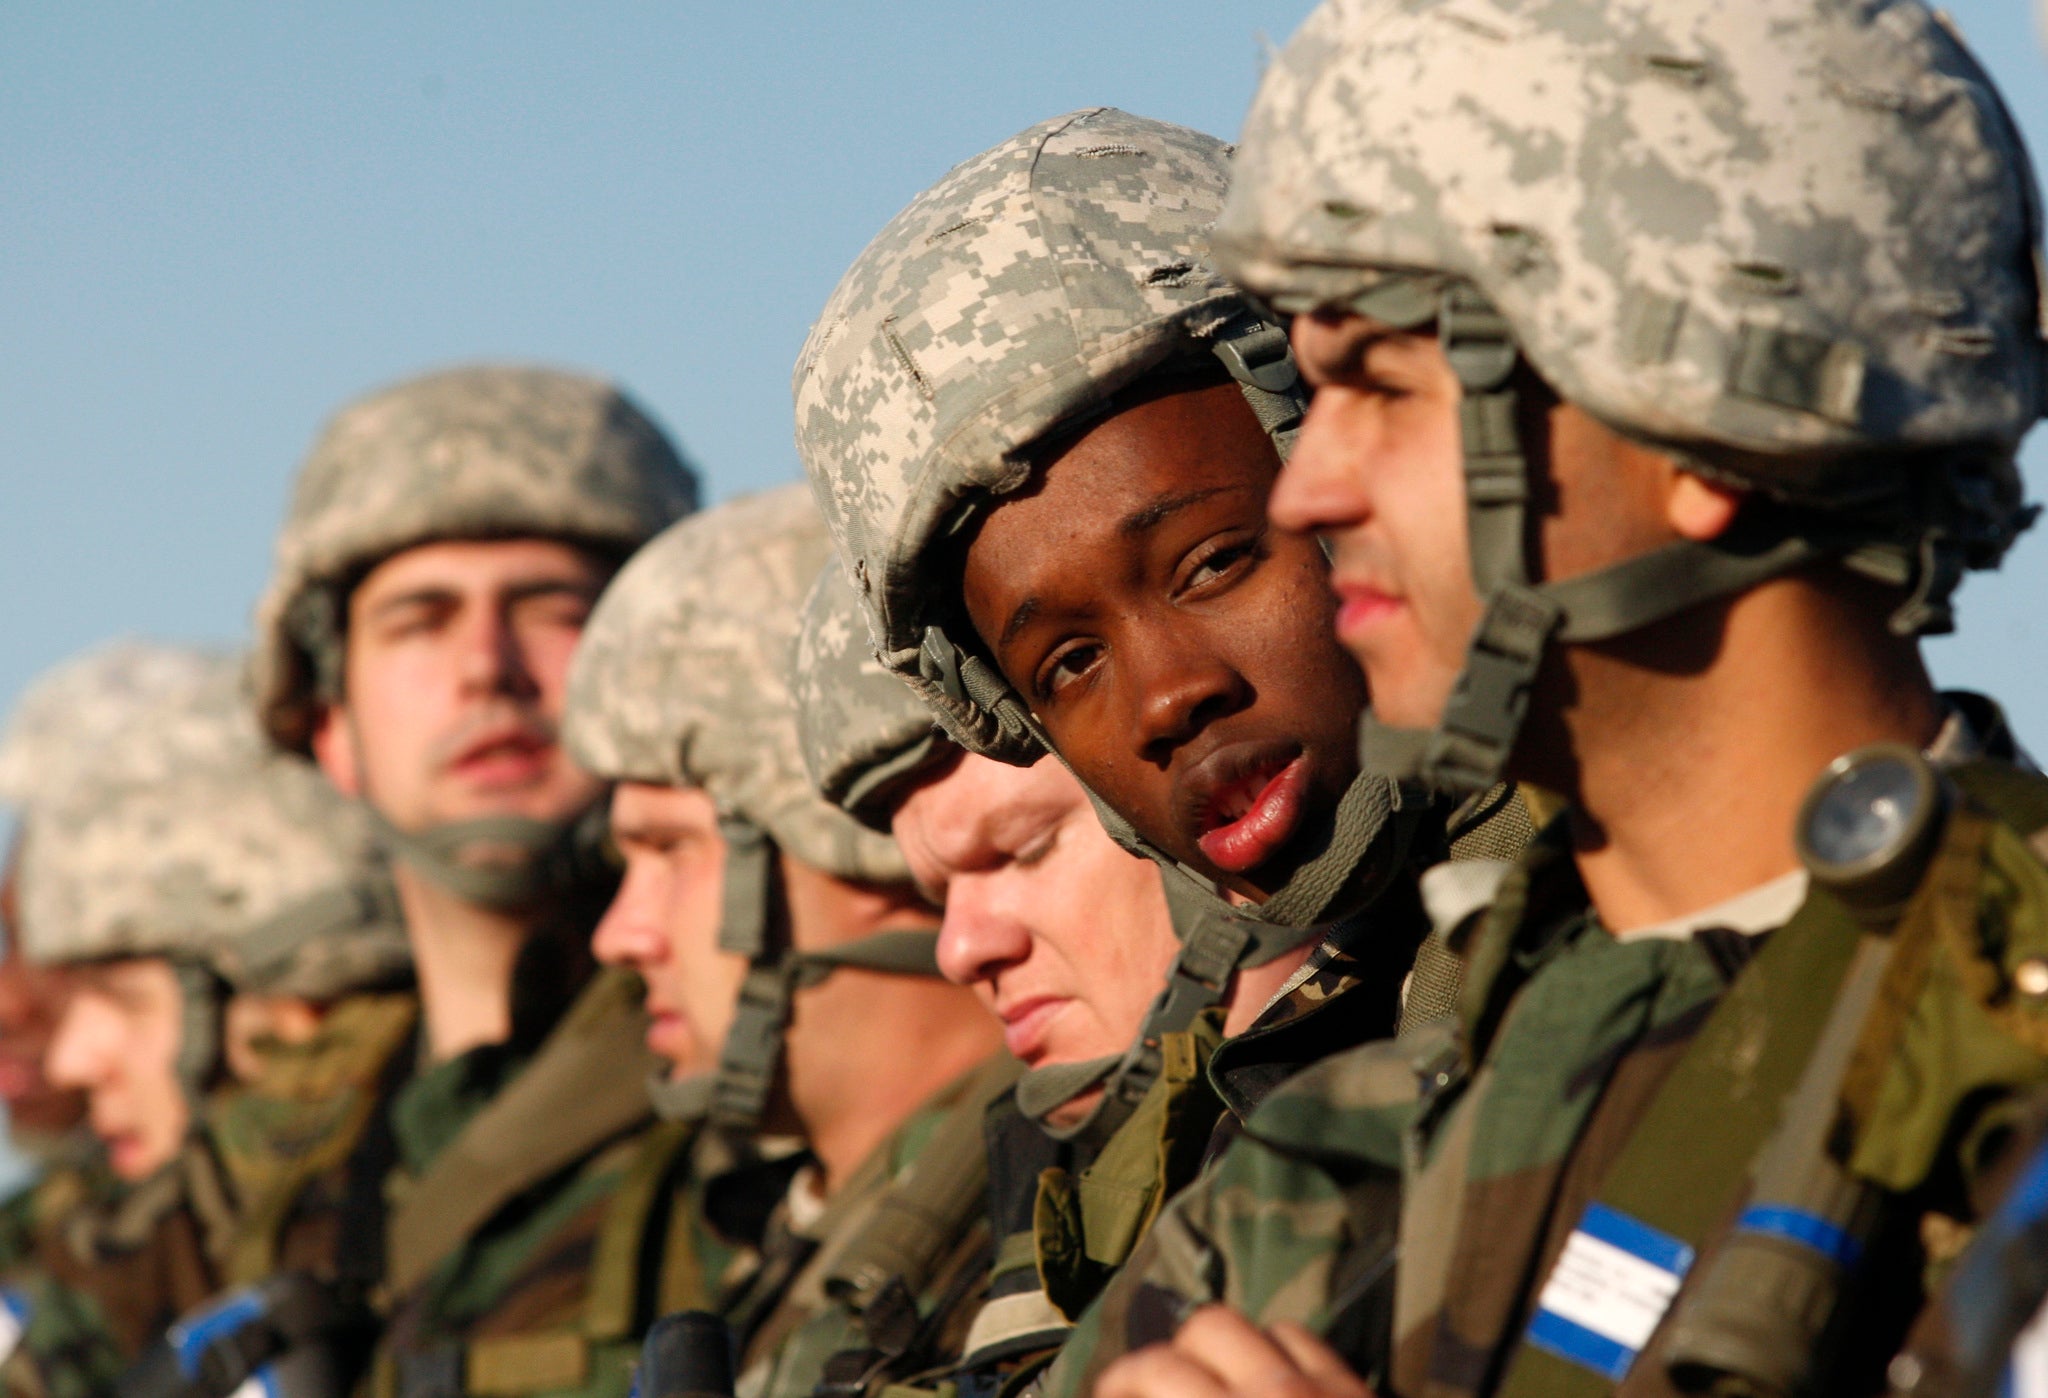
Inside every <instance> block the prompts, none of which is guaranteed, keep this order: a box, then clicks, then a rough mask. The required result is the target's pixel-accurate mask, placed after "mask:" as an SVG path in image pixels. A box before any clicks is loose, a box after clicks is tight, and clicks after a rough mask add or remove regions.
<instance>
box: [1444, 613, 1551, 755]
mask: <svg viewBox="0 0 2048 1398" xmlns="http://www.w3.org/2000/svg"><path fill="white" fill-rule="evenodd" d="M1563 619H1564V611H1563V609H1562V608H1561V607H1559V606H1558V604H1557V603H1556V602H1555V601H1553V600H1551V599H1550V598H1548V597H1546V596H1544V595H1543V594H1542V593H1541V592H1538V591H1537V590H1535V589H1534V588H1528V587H1519V586H1515V585H1513V584H1509V585H1507V586H1504V587H1499V588H1496V589H1495V590H1494V592H1493V594H1492V595H1491V596H1490V597H1488V598H1487V602H1486V612H1485V614H1484V615H1483V616H1481V617H1480V619H1479V626H1478V629H1477V630H1476V631H1475V632H1474V633H1473V636H1472V645H1471V648H1470V649H1469V650H1468V651H1467V652H1466V656H1465V669H1464V671H1463V672H1462V673H1461V674H1460V675H1459V676H1458V684H1457V688H1455V689H1454V690H1452V691H1451V697H1450V700H1449V702H1448V703H1447V704H1445V706H1444V717H1443V723H1442V725H1441V728H1440V730H1439V733H1438V738H1437V741H1436V742H1435V743H1434V744H1432V751H1431V753H1430V757H1429V764H1428V765H1429V775H1430V777H1431V778H1432V779H1433V780H1434V781H1435V782H1436V783H1437V784H1438V785H1440V786H1441V787H1443V788H1445V789H1448V790H1457V791H1483V790H1485V789H1486V788H1487V787H1490V786H1492V785H1493V784H1494V783H1495V782H1497V781H1499V780H1500V773H1501V771H1502V769H1503V768H1505V766H1506V765H1507V760H1508V754H1509V753H1510V752H1512V751H1513V749H1514V746H1515V738H1516V735H1517V734H1518V733H1520V731H1521V728H1522V719H1523V716H1524V715H1525V714H1526V713H1527V712H1528V709H1529V690H1530V688H1531V686H1533V685H1534V684H1535V682H1536V672H1537V670H1538V669H1540V668H1541V667H1542V664H1543V652H1544V649H1545V647H1546V646H1547V645H1548V644H1549V641H1550V637H1551V634H1552V633H1553V632H1555V631H1556V630H1557V628H1558V626H1559V624H1560V623H1561V622H1562V621H1563Z"/></svg>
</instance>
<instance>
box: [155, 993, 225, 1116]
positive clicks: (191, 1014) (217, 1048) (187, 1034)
mask: <svg viewBox="0 0 2048 1398" xmlns="http://www.w3.org/2000/svg"><path fill="white" fill-rule="evenodd" d="M167 959H168V961H169V963H170V967H171V974H172V975H174V976H176V977H177V981H178V1017H179V1023H178V1052H177V1055H176V1057H175V1058H174V1059H173V1065H172V1066H173V1067H174V1069H175V1070H176V1072H177V1075H178V1084H179V1086H181V1087H182V1088H183V1089H184V1090H185V1095H186V1097H188V1098H190V1099H191V1102H192V1107H193V1111H194V1112H195V1113H196V1112H199V1111H201V1110H203V1109H204V1108H205V1106H206V1094H207V1092H208V1091H210V1090H211V1089H212V1087H213V1086H214V1079H215V1078H216V1077H218V1076H219V1075H220V1073H221V1071H222V1069H223V1068H224V1067H225V1063H224V1061H223V1059H222V1056H221V1054H222V1045H221V1029H222V1019H223V1017H224V1016H225V1015H226V1013H227V986H226V984H225V983H224V982H222V980H221V978H220V977H219V976H217V975H215V974H214V971H213V968H212V967H211V966H208V965H207V964H206V963H205V962H203V961H197V960H194V959H193V958H191V957H189V956H183V955H179V956H172V957H169V958H167Z"/></svg>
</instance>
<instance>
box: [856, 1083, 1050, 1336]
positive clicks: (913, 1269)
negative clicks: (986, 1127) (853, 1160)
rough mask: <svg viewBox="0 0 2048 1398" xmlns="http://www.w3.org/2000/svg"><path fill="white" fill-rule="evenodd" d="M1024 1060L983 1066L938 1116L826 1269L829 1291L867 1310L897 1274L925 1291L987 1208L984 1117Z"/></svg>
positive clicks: (911, 1288) (906, 1285) (910, 1288)
mask: <svg viewBox="0 0 2048 1398" xmlns="http://www.w3.org/2000/svg"><path fill="white" fill-rule="evenodd" d="M1022 1071H1023V1066H1022V1065H1021V1064H1019V1063H1017V1062H1016V1061H1015V1060H1005V1061H1000V1062H998V1063H996V1064H994V1065H992V1067H991V1068H989V1069H986V1070H984V1071H983V1072H982V1073H981V1074H980V1076H979V1079H978V1081H977V1082H976V1083H975V1084H974V1091H973V1092H972V1094H971V1095H970V1096H968V1097H967V1098H966V1100H964V1101H962V1102H959V1103H956V1104H955V1105H954V1106H953V1107H952V1108H951V1109H950V1110H949V1111H948V1112H947V1113H946V1115H945V1116H944V1117H943V1118H942V1119H941V1120H940V1122H939V1125H938V1128H937V1129H936V1130H935V1131H933V1132H932V1136H931V1139H930V1140H929V1141H927V1142H926V1143H925V1145H924V1148H923V1149H922V1150H920V1151H919V1152H918V1153H917V1158H916V1159H915V1160H914V1161H912V1162H911V1165H910V1168H909V1169H907V1170H905V1171H904V1172H903V1174H902V1176H901V1177H900V1178H898V1179H897V1180H896V1181H895V1182H894V1183H893V1184H892V1185H891V1186H890V1187H889V1190H888V1192H887V1193H885V1194H884V1195H883V1196H882V1198H881V1200H880V1202H879V1203H877V1204H876V1206H875V1211H874V1213H873V1214H872V1215H871V1216H870V1218H869V1219H868V1222H867V1223H866V1224H865V1225H864V1226H863V1227H862V1228H861V1230H860V1233H859V1234H858V1235H857V1236H856V1237H855V1238H854V1239H853V1240H852V1241H851V1242H850V1243H848V1244H847V1246H846V1247H845V1248H844V1250H842V1251H841V1252H840V1254H839V1256H838V1257H837V1258H836V1259H835V1260H834V1262H833V1265H832V1267H831V1269H830V1271H828V1272H827V1274H826V1276H825V1283H824V1285H825V1292H826V1294H827V1295H829V1296H833V1297H835V1298H837V1299H839V1300H842V1301H844V1302H846V1303H847V1304H848V1305H850V1306H852V1307H853V1309H854V1310H856V1311H864V1310H866V1309H867V1307H868V1305H869V1304H870V1303H871V1302H873V1301H874V1300H875V1298H876V1297H878V1296H880V1295H881V1293H882V1291H883V1289H884V1288H886V1287H887V1286H889V1284H890V1283H891V1282H899V1283H901V1284H902V1286H903V1289H904V1290H905V1291H907V1292H908V1293H909V1294H910V1295H912V1296H918V1295H921V1294H922V1293H923V1291H924V1288H925V1285H926V1284H927V1283H928V1282H930V1281H931V1279H932V1272H933V1269H934V1268H936V1267H937V1265H938V1263H939V1261H940V1259H941V1258H943V1257H944V1256H945V1254H946V1252H947V1251H948V1250H949V1249H950V1248H951V1247H952V1246H953V1244H954V1243H955V1241H956V1240H958V1239H959V1238H960V1237H961V1235H962V1234H963V1233H965V1232H966V1230H967V1228H968V1226H969V1225H970V1224H972V1223H973V1222H974V1221H975V1220H977V1219H978V1218H980V1217H981V1216H982V1214H983V1213H984V1212H985V1211H986V1209H987V1206H988V1204H987V1191H988V1152H987V1151H986V1150H985V1149H984V1148H983V1144H982V1120H983V1118H984V1116H985V1115H986V1114H987V1111H988V1105H989V1103H990V1102H991V1101H993V1100H994V1099H995V1098H996V1097H997V1096H999V1095H1001V1094H1002V1093H1004V1092H1007V1091H1009V1089H1010V1087H1011V1086H1012V1084H1014V1083H1015V1082H1016V1081H1017V1078H1018V1075H1019V1074H1020V1073H1021V1072H1022Z"/></svg>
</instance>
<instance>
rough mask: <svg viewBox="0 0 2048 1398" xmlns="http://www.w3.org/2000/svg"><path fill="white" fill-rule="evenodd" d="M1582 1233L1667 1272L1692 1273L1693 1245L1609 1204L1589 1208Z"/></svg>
mask: <svg viewBox="0 0 2048 1398" xmlns="http://www.w3.org/2000/svg"><path fill="white" fill-rule="evenodd" d="M1579 1231H1580V1232H1581V1233H1584V1234H1585V1235H1586V1236H1587V1237H1589V1238H1598V1239H1599V1240H1600V1241H1601V1242H1603V1243H1610V1244H1612V1245H1613V1246H1615V1247H1618V1248H1620V1249H1621V1250H1622V1251H1623V1252H1625V1253H1628V1254H1629V1255H1630V1256H1632V1257H1640V1258H1642V1259H1643V1261H1645V1262H1650V1263H1654V1264H1656V1265H1657V1266H1659V1267H1662V1268H1663V1269H1664V1270H1665V1271H1667V1272H1676V1273H1677V1274H1678V1275H1679V1276H1681V1277H1682V1276H1684V1275H1685V1274H1686V1273H1687V1272H1689V1271H1691V1270H1692V1258H1693V1251H1692V1246H1691V1245H1690V1244H1688V1243H1685V1242H1682V1241H1680V1240H1679V1239H1677V1238H1674V1237H1672V1236H1671V1235H1670V1234H1669V1233H1665V1232H1662V1231H1661V1230H1659V1229H1655V1228H1652V1227H1651V1226H1650V1225H1649V1224H1647V1223H1644V1222H1642V1221H1640V1220H1638V1219H1633V1218H1630V1217H1629V1216H1628V1215H1627V1214H1625V1213H1622V1212H1621V1211H1619V1210H1618V1209H1610V1208H1608V1207H1607V1205H1605V1204H1601V1203H1592V1204H1588V1205H1586V1216H1585V1217H1584V1218H1582V1219H1580V1220H1579Z"/></svg>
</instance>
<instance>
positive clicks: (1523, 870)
mask: <svg viewBox="0 0 2048 1398" xmlns="http://www.w3.org/2000/svg"><path fill="white" fill-rule="evenodd" d="M1593 925H1594V924H1593V920H1592V905H1591V902H1590V900H1589V899H1588V897H1587V895H1586V885H1585V884H1584V883H1583V882H1582V881H1581V880H1580V878H1579V869H1578V865H1577V863H1575V862H1574V860H1573V858H1572V841H1571V830H1570V825H1569V821H1568V819H1567V817H1566V816H1565V815H1563V814H1560V815H1558V816H1557V817H1556V818H1555V819H1553V820H1552V821H1551V822H1550V823H1549V824H1548V825H1546V826H1544V827H1543V829H1541V830H1539V831H1538V832H1537V833H1536V837H1535V838H1534V839H1533V840H1531V841H1530V842H1529V847H1528V849H1526V850H1525V851H1524V852H1523V854H1522V857H1521V858H1520V859H1519V860H1517V861H1516V862H1515V864H1514V867H1512V868H1511V869H1509V870H1508V873H1507V876H1506V877H1505V878H1504V879H1503V880H1502V881H1501V885H1500V891H1499V893H1498V894H1497V895H1496V896H1495V898H1494V900H1493V905H1492V907H1490V908H1489V909H1488V910H1487V911H1486V913H1485V914H1484V916H1483V917H1482V918H1481V919H1480V922H1479V926H1478V928H1477V930H1476V931H1475V932H1474V933H1473V935H1472V942H1471V949H1470V951H1469V952H1468V953H1467V956H1466V963H1465V988H1464V991H1463V993H1462V995H1461V997H1460V1000H1459V1005H1458V1021H1459V1030H1460V1033H1459V1039H1460V1043H1461V1047H1462V1048H1463V1050H1464V1059H1465V1062H1466V1064H1467V1065H1468V1066H1470V1065H1476V1064H1478V1063H1479V1061H1480V1060H1481V1059H1483V1058H1484V1057H1485V1056H1486V1049H1487V1045H1488V1044H1489V1043H1491V1042H1492V1039H1493V1036H1494V1034H1495V1032H1496V1031H1497V1030H1498V1029H1499V1027H1500V1020H1501V1016H1502V1015H1503V1014H1504V1013H1505V1012H1506V1009H1507V1006H1508V1003H1509V1002H1510V1001H1511V1000H1513V999H1514V997H1515V994H1516V992H1517V991H1519V990H1520V989H1521V987H1522V986H1523V985H1524V984H1525V983H1527V981H1528V980H1529V978H1530V977H1531V976H1533V975H1534V974H1535V973H1536V971H1537V970H1538V968H1540V967H1541V966H1542V965H1543V964H1544V963H1545V962H1546V961H1548V960H1550V959H1551V958H1552V957H1554V956H1555V955H1557V954H1558V953H1559V952H1561V951H1563V950H1564V948H1565V947H1567V946H1568V945H1570V944H1571V943H1572V942H1573V941H1575V940H1576V939H1577V938H1578V937H1579V936H1581V935H1583V934H1584V933H1585V931H1586V930H1587V929H1588V928H1589V927H1591V926H1593Z"/></svg>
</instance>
